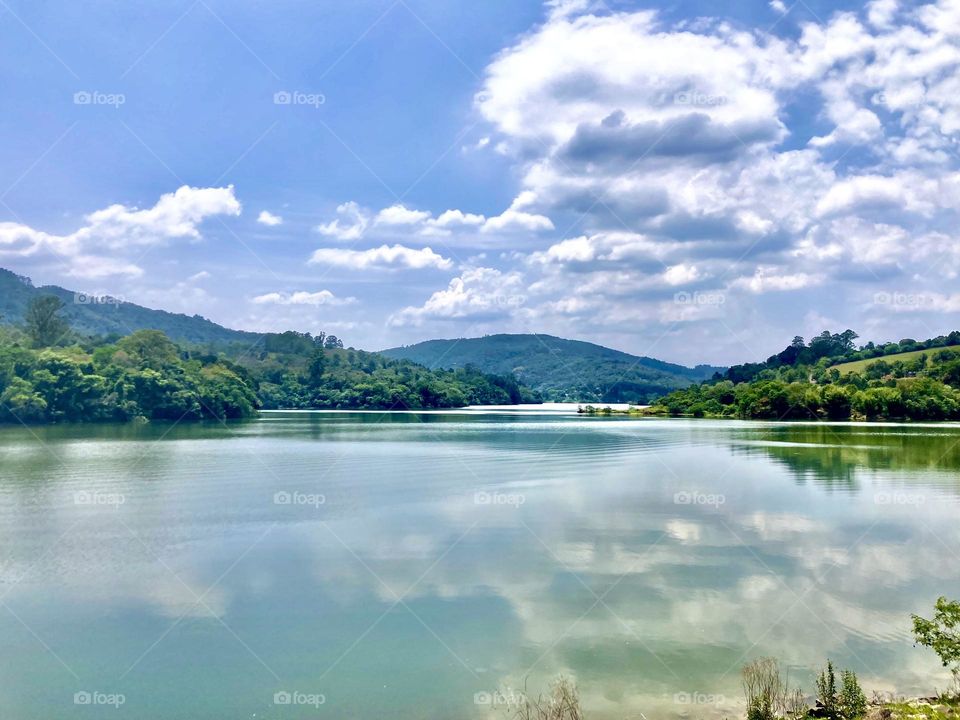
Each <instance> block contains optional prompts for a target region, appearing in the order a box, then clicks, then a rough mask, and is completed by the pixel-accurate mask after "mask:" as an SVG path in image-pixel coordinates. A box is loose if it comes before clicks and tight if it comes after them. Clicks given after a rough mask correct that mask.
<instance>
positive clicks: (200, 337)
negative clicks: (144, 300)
mask: <svg viewBox="0 0 960 720" xmlns="http://www.w3.org/2000/svg"><path fill="white" fill-rule="evenodd" d="M41 295H56V296H57V297H58V298H60V299H61V300H62V301H63V303H64V306H65V307H64V308H63V312H62V315H63V318H64V320H66V321H67V322H68V323H69V324H70V327H72V328H73V329H74V330H76V331H77V332H78V333H81V334H84V335H98V336H109V335H129V334H130V333H132V332H135V331H137V330H148V329H149V330H161V331H163V333H164V334H165V335H167V337H169V338H170V339H171V340H174V341H175V342H179V343H188V344H193V345H209V344H212V345H218V346H223V345H229V344H231V343H244V344H246V345H248V346H249V345H250V344H252V343H253V342H255V341H257V340H258V339H260V338H261V337H262V335H260V334H259V333H250V332H243V331H241V330H230V329H228V328H225V327H223V326H222V325H217V324H216V323H215V322H211V321H210V320H207V319H206V318H203V317H200V316H199V315H193V316H190V315H181V314H177V313H170V312H166V311H165V310H151V309H150V308H145V307H142V306H140V305H135V304H133V303H128V302H121V301H117V300H114V299H113V298H107V297H99V298H91V297H88V296H86V295H83V294H82V293H77V292H75V291H73V290H66V289H64V288H62V287H58V286H56V285H46V286H43V287H34V285H33V283H32V282H31V281H30V278H26V277H23V276H21V275H17V274H15V273H12V272H10V271H9V270H4V269H2V268H0V322H2V323H5V324H18V323H21V322H23V315H24V312H26V309H27V305H29V303H30V301H31V300H33V299H34V298H36V297H39V296H41Z"/></svg>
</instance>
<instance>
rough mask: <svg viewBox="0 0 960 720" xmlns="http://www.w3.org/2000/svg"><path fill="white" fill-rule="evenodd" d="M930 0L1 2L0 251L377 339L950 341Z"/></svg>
mask: <svg viewBox="0 0 960 720" xmlns="http://www.w3.org/2000/svg"><path fill="white" fill-rule="evenodd" d="M958 28H960V3H958V2H957V1H956V0H938V2H932V3H905V2H899V1H898V0H872V1H871V2H869V3H866V4H863V3H849V2H841V3H830V2H818V1H815V0H801V1H799V2H795V3H791V2H789V0H784V2H782V3H781V2H779V1H778V0H774V1H773V2H766V1H762V2H752V1H748V2H740V3H731V4H719V3H715V2H675V3H662V4H656V3H649V2H627V1H623V2H614V1H612V0H607V2H605V3H604V2H599V1H597V2H594V1H592V0H553V1H548V2H534V1H530V2H526V1H519V0H487V1H485V2H482V3H456V2H437V1H435V0H396V1H391V0H352V1H351V2H316V3H307V2H283V1H274V2H253V1H245V0H234V1H232V2H227V1H226V0H184V1H180V0H178V1H176V2H165V3H154V2H138V1H134V0H130V1H127V2H113V1H111V2H102V3H95V4H83V5H78V4H76V3H68V2H46V3H36V2H28V1H23V0H3V2H0V88H2V97H3V112H2V113H0V132H2V137H3V138H4V142H3V143H0V266H3V267H8V268H10V269H13V270H15V271H18V272H21V273H24V274H28V275H30V276H32V277H33V278H34V280H35V282H36V283H37V284H40V283H56V284H61V285H64V286H66V287H70V288H74V289H77V290H82V291H84V292H87V293H93V294H100V293H109V294H112V295H114V296H119V297H122V298H124V299H127V300H130V301H133V302H138V303H141V304H145V305H149V306H153V307H161V308H164V309H168V310H172V311H177V312H188V313H190V314H193V313H199V314H202V315H204V316H206V317H210V318H211V319H213V320H215V321H217V322H220V323H222V324H224V325H228V326H231V327H238V328H243V329H254V330H283V329H290V328H293V329H300V330H305V331H317V330H320V329H324V330H326V331H328V332H333V333H335V334H338V335H340V336H342V337H343V338H344V339H345V340H346V342H347V343H348V344H351V345H354V346H357V347H363V348H368V349H379V348H383V347H388V346H392V345H396V344H402V343H410V342H415V341H418V340H423V339H428V338H432V337H459V336H476V335H481V334H485V333H492V332H544V333H553V334H557V335H563V336H567V337H575V338H580V339H587V340H592V341H595V342H600V343H603V344H607V345H611V346H614V347H618V348H621V349H624V350H628V351H632V352H636V353H639V354H647V355H652V356H657V357H663V358H665V359H669V360H675V361H682V362H686V363H696V362H712V363H724V362H736V361H744V360H752V359H758V358H761V357H765V356H766V355H768V354H770V353H771V352H774V351H776V350H777V349H779V348H780V347H782V346H783V345H784V344H786V343H787V342H789V340H790V339H791V338H792V337H793V336H794V335H796V334H798V333H799V334H803V335H807V336H809V335H811V334H813V333H816V332H819V331H820V330H823V329H827V328H830V329H837V330H839V329H843V328H845V327H852V328H854V329H856V330H858V331H859V332H860V333H861V335H862V336H863V337H864V338H865V339H867V338H869V339H874V340H891V339H893V340H896V339H899V338H901V337H917V338H921V337H929V336H933V335H936V334H939V333H942V332H946V331H949V330H952V329H954V328H955V327H956V326H957V313H958V312H960V292H958V290H960V289H958V288H957V281H956V276H957V263H958V261H960V248H958V245H957V232H958V231H957V227H958V225H957V219H958V218H957V207H958V205H960V174H958V167H957V166H958V163H957V140H958V133H960V81H958V80H957V79H956V78H957V77H958V72H957V71H958V66H960V34H958V32H960V31H958Z"/></svg>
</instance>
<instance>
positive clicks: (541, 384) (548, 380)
mask: <svg viewBox="0 0 960 720" xmlns="http://www.w3.org/2000/svg"><path fill="white" fill-rule="evenodd" d="M381 352H382V353H383V354H384V355H387V356H388V357H392V358H397V359H402V360H412V361H413V362H416V363H419V364H421V365H426V366H427V367H429V368H445V369H455V368H461V367H466V366H468V365H472V366H474V367H476V368H477V369H479V370H481V371H483V372H486V373H493V374H500V375H503V374H510V373H512V374H514V375H515V376H516V377H517V379H518V380H519V381H520V382H522V383H523V384H524V385H526V386H528V387H530V388H532V389H533V390H536V391H538V392H539V393H540V394H541V395H543V397H544V399H546V400H551V401H564V400H566V401H577V402H632V403H646V402H648V401H650V400H652V399H654V398H657V397H660V396H662V395H665V394H666V393H668V392H670V391H672V390H677V389H680V388H685V387H687V386H689V385H692V384H694V383H698V382H701V381H702V380H707V379H709V378H711V377H712V376H713V374H714V373H715V372H718V371H719V372H722V371H724V370H725V368H722V367H714V366H712V365H698V366H697V367H695V368H689V367H684V366H683V365H677V364H674V363H668V362H664V361H663V360H656V359H654V358H649V357H641V356H637V355H631V354H630V353H626V352H622V351H620V350H614V349H612V348H608V347H604V346H602V345H596V344H594V343H590V342H584V341H582V340H566V339H564V338H559V337H554V336H552V335H534V334H516V335H511V334H500V335H487V336H485V337H481V338H461V339H449V340H427V341H425V342H421V343H417V344H415V345H407V346H404V347H395V348H389V349H387V350H383V351H381Z"/></svg>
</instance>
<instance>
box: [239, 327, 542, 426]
mask: <svg viewBox="0 0 960 720" xmlns="http://www.w3.org/2000/svg"><path fill="white" fill-rule="evenodd" d="M237 363H238V364H239V365H241V366H242V367H243V368H244V369H245V370H246V371H247V373H248V374H249V376H250V377H251V378H252V380H253V382H254V383H255V385H256V387H257V388H258V392H259V395H260V398H261V400H262V402H263V406H264V407H265V408H392V407H396V408H444V407H460V406H463V405H506V404H517V403H525V402H539V400H540V398H539V396H538V395H536V394H535V393H533V392H531V391H530V390H528V389H527V388H523V387H521V386H520V385H519V383H517V381H516V380H515V379H514V378H513V377H512V376H499V375H488V374H485V373H482V372H480V371H479V370H476V369H474V368H472V367H467V368H460V369H457V370H428V369H427V368H425V367H422V366H420V365H416V364H414V363H412V362H409V361H405V360H392V359H390V358H387V357H384V356H383V355H380V354H379V353H370V352H364V351H362V350H354V349H352V348H351V349H346V350H344V349H343V348H342V347H330V343H329V339H327V341H324V340H323V338H322V336H321V337H311V336H310V335H309V334H301V333H295V332H287V333H283V334H280V335H268V336H267V337H266V338H265V340H264V342H263V343H262V344H259V345H258V346H257V348H256V349H254V350H253V351H251V352H247V353H245V354H244V355H243V356H242V357H240V358H237Z"/></svg>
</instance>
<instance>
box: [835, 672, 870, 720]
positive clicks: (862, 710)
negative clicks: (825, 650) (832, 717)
mask: <svg viewBox="0 0 960 720" xmlns="http://www.w3.org/2000/svg"><path fill="white" fill-rule="evenodd" d="M840 685H841V687H840V697H839V698H838V703H837V705H838V706H839V707H838V709H839V711H840V714H841V715H842V716H843V717H844V718H846V720H856V719H857V718H861V717H863V716H864V715H865V714H866V712H867V696H866V695H864V694H863V689H862V688H861V687H860V683H859V681H858V680H857V674H856V673H855V672H853V670H844V671H843V672H842V673H840Z"/></svg>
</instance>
